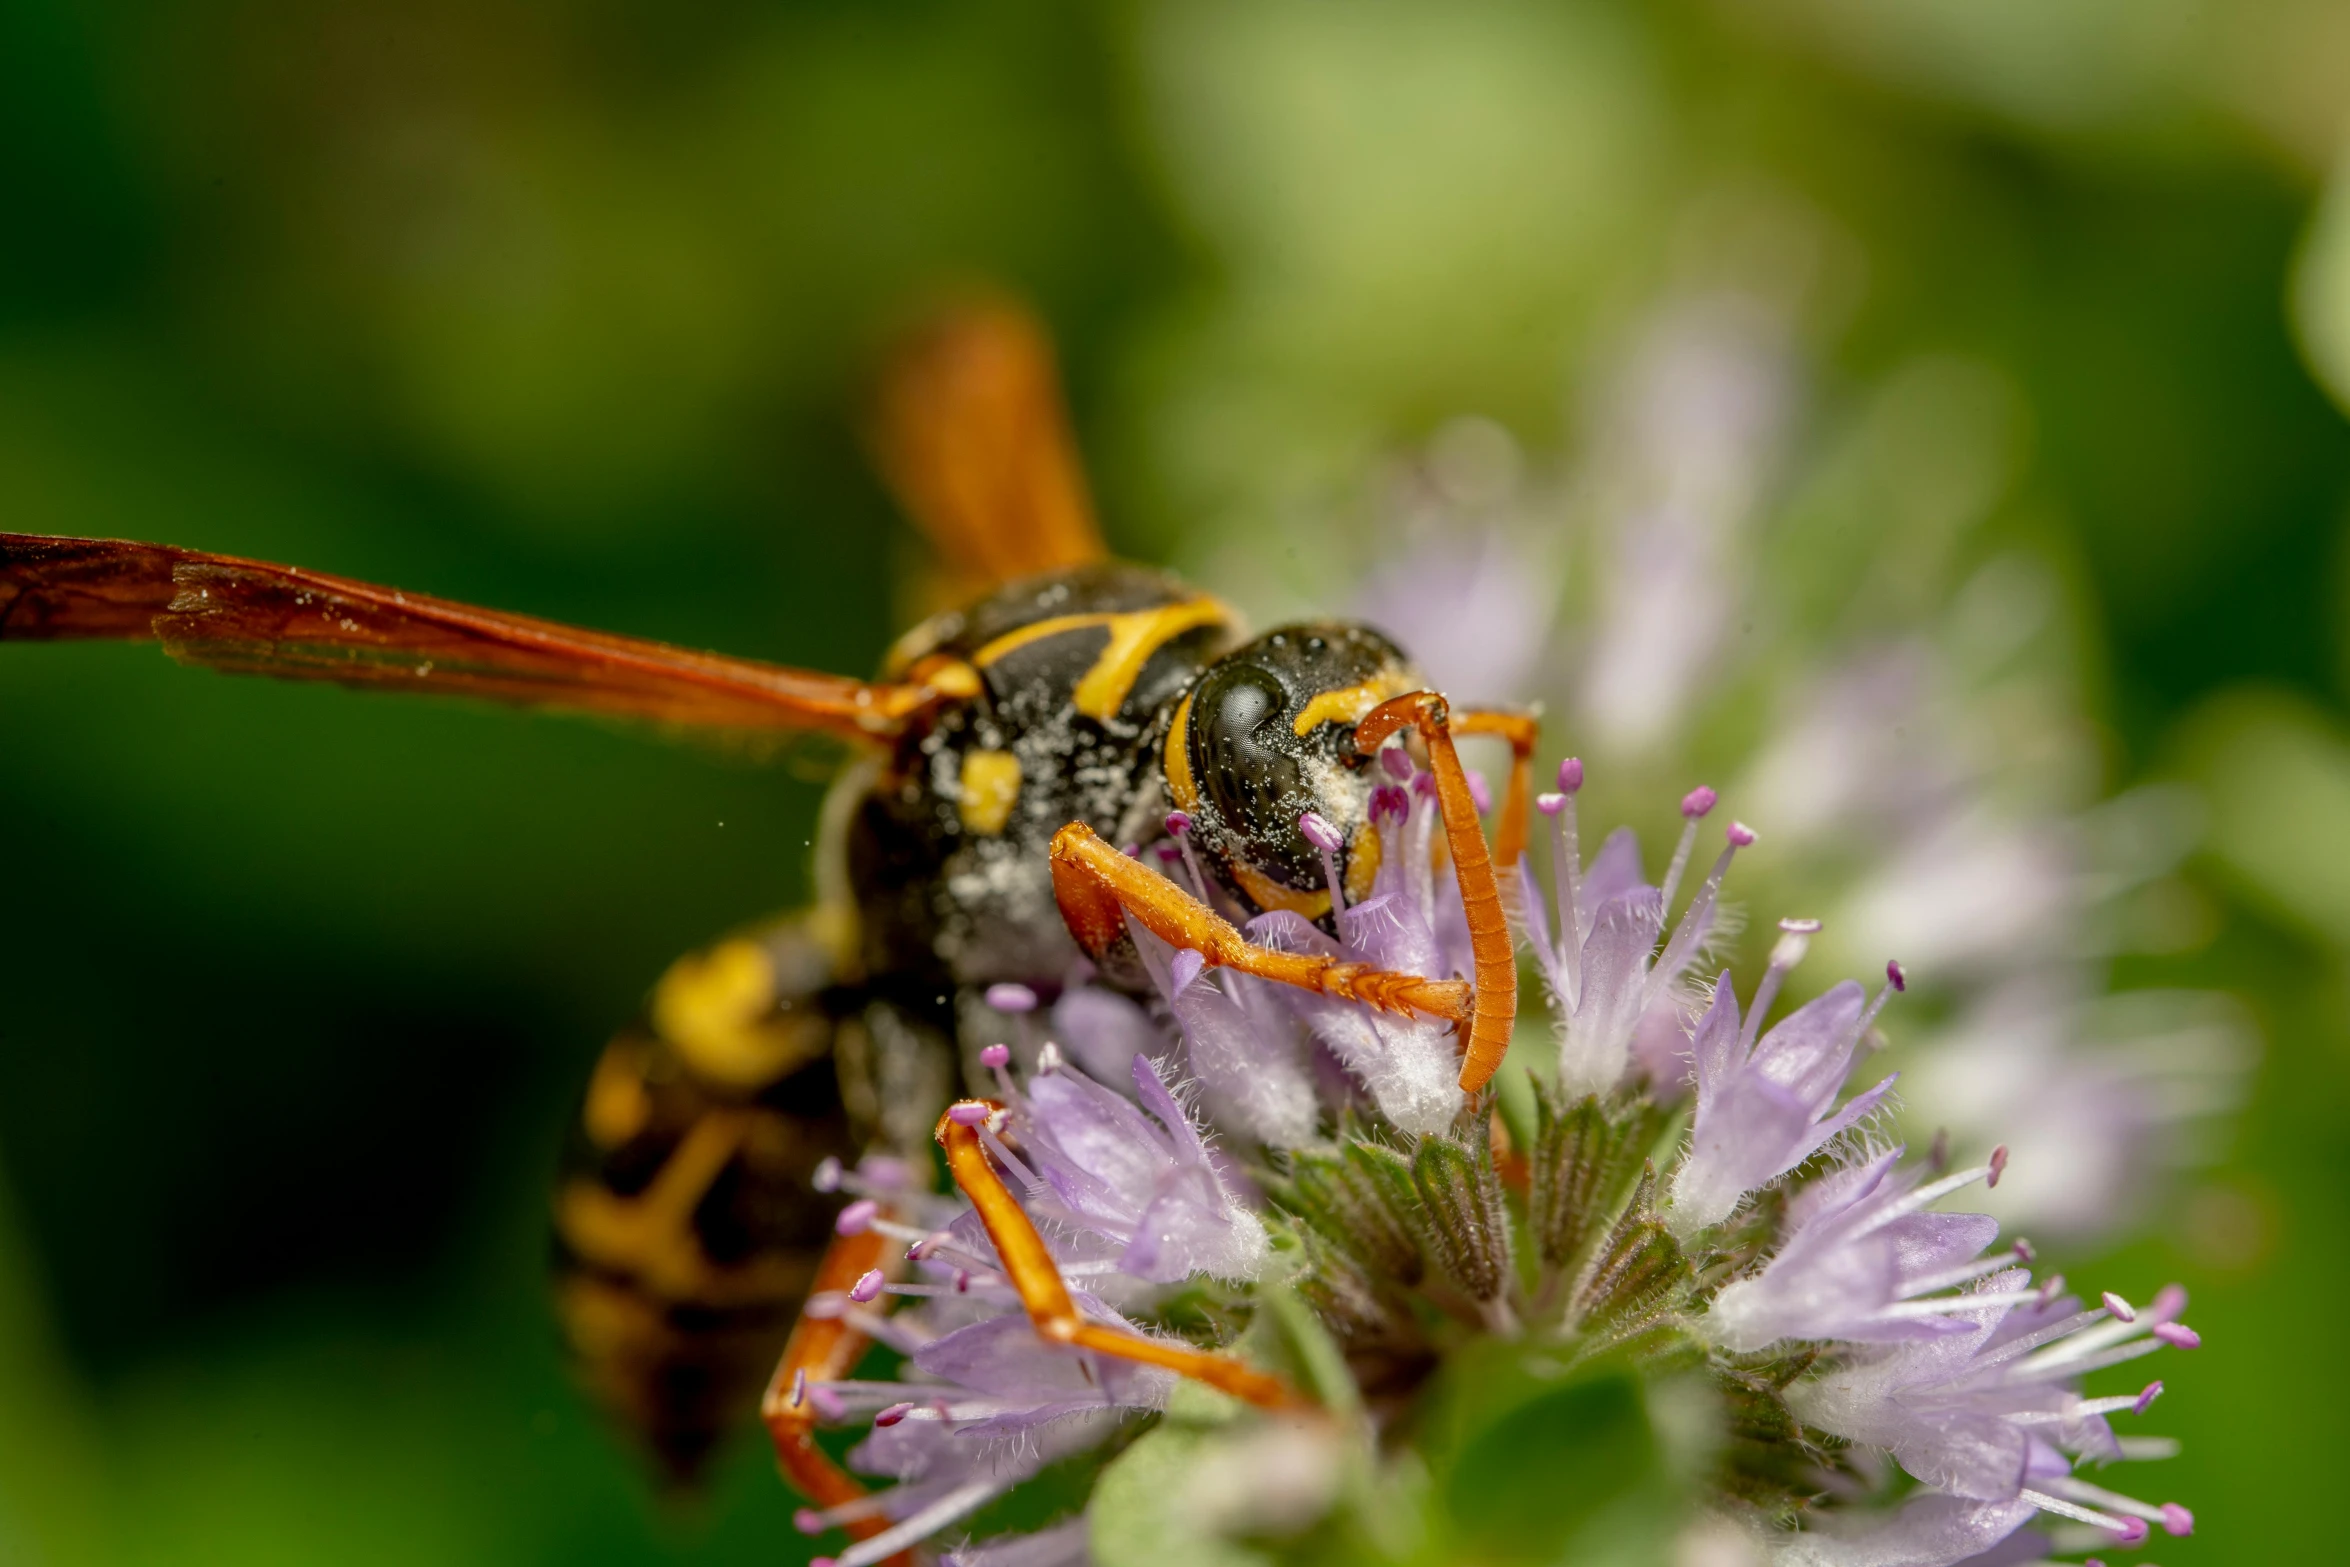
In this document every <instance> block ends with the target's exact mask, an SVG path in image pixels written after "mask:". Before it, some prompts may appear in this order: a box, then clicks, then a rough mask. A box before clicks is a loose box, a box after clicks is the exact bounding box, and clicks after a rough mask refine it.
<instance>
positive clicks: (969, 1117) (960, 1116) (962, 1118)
mask: <svg viewBox="0 0 2350 1567" xmlns="http://www.w3.org/2000/svg"><path fill="white" fill-rule="evenodd" d="M947 1119H948V1120H950V1121H952V1122H954V1123H955V1124H956V1125H957V1126H979V1125H981V1124H983V1123H984V1122H985V1121H986V1120H987V1106H985V1105H983V1104H974V1103H971V1102H969V1101H965V1102H964V1103H962V1104H959V1105H955V1106H953V1107H952V1108H950V1109H949V1110H948V1111H947Z"/></svg>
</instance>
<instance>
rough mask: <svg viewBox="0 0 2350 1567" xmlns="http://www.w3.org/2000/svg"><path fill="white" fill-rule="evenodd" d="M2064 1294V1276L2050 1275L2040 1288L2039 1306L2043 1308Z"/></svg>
mask: <svg viewBox="0 0 2350 1567" xmlns="http://www.w3.org/2000/svg"><path fill="white" fill-rule="evenodd" d="M2063 1293H2064V1275H2063V1274H2061V1273H2051V1274H2050V1275H2048V1277H2047V1279H2046V1281H2045V1282H2043V1283H2042V1284H2041V1286H2040V1304H2041V1305H2043V1306H2045V1305H2047V1304H2048V1303H2049V1302H2051V1301H2053V1300H2055V1299H2056V1297H2057V1296H2059V1295H2061V1294H2063Z"/></svg>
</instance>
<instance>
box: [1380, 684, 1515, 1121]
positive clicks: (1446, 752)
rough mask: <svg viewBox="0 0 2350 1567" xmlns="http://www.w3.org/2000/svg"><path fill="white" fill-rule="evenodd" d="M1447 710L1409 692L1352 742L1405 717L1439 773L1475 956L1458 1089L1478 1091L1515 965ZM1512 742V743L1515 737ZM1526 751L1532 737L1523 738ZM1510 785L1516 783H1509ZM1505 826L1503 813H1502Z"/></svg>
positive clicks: (1508, 1009) (1505, 1027)
mask: <svg viewBox="0 0 2350 1567" xmlns="http://www.w3.org/2000/svg"><path fill="white" fill-rule="evenodd" d="M1451 717H1452V715H1451V711H1450V710H1449V709H1448V708H1447V707H1446V706H1445V701H1444V698H1442V697H1440V696H1438V695H1437V694H1436V693H1435V692H1433V691H1414V692H1412V693H1411V694H1410V695H1408V696H1399V697H1397V698H1395V699H1394V700H1393V701H1388V702H1382V703H1380V704H1379V705H1378V706H1377V707H1375V708H1373V709H1371V711H1370V712H1368V713H1366V714H1364V715H1363V721H1362V722H1361V723H1360V724H1357V725H1356V726H1355V747H1356V749H1358V750H1360V751H1363V752H1364V753H1366V754H1368V753H1370V752H1372V751H1376V750H1378V749H1379V747H1380V746H1381V745H1383V744H1385V743H1386V741H1387V737H1388V736H1390V735H1392V734H1394V733H1395V732H1396V731H1397V730H1399V729H1401V728H1403V727H1405V726H1406V725H1407V724H1408V725H1410V726H1412V727H1413V728H1415V729H1417V730H1418V731H1419V734H1420V739H1421V740H1422V741H1423V742H1424V743H1425V744H1426V745H1427V747H1428V767H1429V771H1431V772H1432V773H1434V774H1435V776H1436V808H1437V809H1438V810H1439V811H1440V812H1442V813H1443V816H1444V840H1445V844H1446V846H1447V847H1448V848H1450V849H1451V851H1452V869H1453V875H1454V876H1455V877H1457V878H1458V879H1459V881H1460V888H1461V908H1462V910H1463V912H1464V913H1466V914H1467V915H1468V919H1469V950H1470V953H1471V955H1472V956H1473V957H1474V959H1475V963H1476V971H1477V977H1476V989H1475V991H1474V998H1475V999H1474V1001H1473V1004H1472V1006H1471V1010H1470V1013H1469V1040H1468V1048H1467V1050H1466V1051H1465V1052H1464V1054H1463V1056H1462V1059H1461V1088H1462V1091H1463V1092H1466V1093H1472V1094H1473V1093H1475V1092H1476V1091H1477V1090H1478V1089H1480V1088H1483V1087H1484V1086H1485V1085H1486V1083H1488V1082H1489V1081H1491V1080H1492V1077H1493V1074H1494V1073H1495V1071H1497V1070H1498V1069H1499V1068H1500V1066H1501V1058H1502V1056H1503V1054H1504V1053H1505V1052H1507V1051H1508V1049H1509V1047H1510V1031H1511V1029H1512V1028H1513V1027H1514V1026H1515V1025H1516V1023H1517V1018H1518V964H1517V958H1516V956H1515V953H1514V951H1513V949H1512V944H1511V941H1510V927H1509V920H1508V919H1507V917H1506V916H1505V915H1504V914H1503V912H1502V902H1501V887H1500V884H1499V883H1498V882H1496V881H1495V879H1494V875H1493V857H1492V855H1491V854H1490V853H1488V852H1487V850H1486V847H1485V832H1484V829H1483V828H1481V827H1479V826H1478V825H1477V802H1476V799H1475V797H1474V796H1472V795H1471V794H1470V793H1469V779H1468V775H1467V774H1466V773H1464V772H1463V771H1462V770H1461V758H1460V753H1459V752H1457V751H1455V750H1454V749H1453V744H1452V723H1451ZM1511 743H1512V746H1513V747H1514V746H1515V744H1516V742H1515V740H1513V741H1512V742H1511ZM1528 745H1529V750H1531V740H1530V739H1529V742H1528ZM1512 789H1513V792H1514V790H1515V783H1514V782H1513V784H1512ZM1503 822H1504V826H1505V828H1506V826H1507V822H1508V818H1507V816H1506V815H1505V816H1504V818H1503Z"/></svg>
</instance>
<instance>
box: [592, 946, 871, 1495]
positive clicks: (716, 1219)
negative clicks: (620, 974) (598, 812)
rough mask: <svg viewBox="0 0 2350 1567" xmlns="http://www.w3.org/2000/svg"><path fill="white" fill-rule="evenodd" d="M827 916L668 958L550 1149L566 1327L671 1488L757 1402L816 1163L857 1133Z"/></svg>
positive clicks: (808, 1269) (811, 1209)
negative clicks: (847, 1105) (563, 1137)
mask: <svg viewBox="0 0 2350 1567" xmlns="http://www.w3.org/2000/svg"><path fill="white" fill-rule="evenodd" d="M826 924H827V922H826V921H825V920H823V919H822V918H821V917H820V916H818V915H816V914H802V915H795V916H792V917H789V918H787V919H784V920H780V921H777V922H776V923H774V924H772V925H769V926H767V927H764V928H762V929H760V930H757V931H753V932H751V933H748V934H745V935H742V936H737V937H733V938H730V939H728V940H726V941H722V942H719V943H718V944H716V945H714V946H712V947H709V948H705V949H704V950H702V951H700V952H696V953H691V954H688V955H687V956H686V957H683V958H680V959H679V960H678V961H677V962H676V963H675V964H673V965H671V967H670V970H669V972H668V973H667V974H665V975H664V976H663V977H662V980H661V983H660V984H659V985H658V986H656V987H655V989H654V992H653V997H652V1001H651V1004H650V1005H649V1007H648V1008H647V1012H646V1017H645V1019H644V1020H643V1022H642V1023H640V1024H639V1025H638V1026H636V1027H633V1028H631V1029H628V1030H626V1031H624V1032H623V1033H621V1034H619V1035H618V1036H616V1037H615V1038H614V1039H613V1040H612V1042H611V1043H610V1044H608V1045H607V1046H605V1048H604V1053H603V1055H602V1056H601V1057H600V1058H599V1060H598V1061H597V1063H596V1069H595V1073H594V1075H593V1077H592V1078H591V1079H590V1080H589V1084H588V1090H587V1094H586V1097H585V1100H584V1102H583V1104H582V1106H581V1109H580V1115H579V1118H578V1120H577V1122H576V1123H575V1125H574V1129H573V1132H572V1135H571V1138H570V1140H569V1143H568V1145H567V1147H566V1150H565V1155H564V1160H563V1170H562V1176H561V1179H560V1182H559V1184H558V1186H557V1189H556V1193H555V1242H556V1256H555V1267H556V1275H557V1279H556V1295H557V1301H558V1306H559V1309H560V1312H561V1316H562V1322H563V1329H564V1336H565V1338H566V1339H567V1340H568V1341H569V1344H570V1347H571V1351H572V1354H573V1356H574V1358H575V1360H576V1362H577V1364H578V1367H579V1370H580V1373H581V1376H582V1378H583V1379H584V1380H585V1381H586V1383H587V1384H588V1387H589V1389H590V1391H591V1392H592V1393H594V1395H595V1396H596V1398H597V1399H598V1401H599V1402H600V1403H602V1404H603V1405H604V1406H605V1408H606V1409H607V1410H609V1411H610V1412H611V1413H612V1414H613V1415H614V1416H615V1417H616V1418H617V1419H619V1420H620V1421H621V1422H622V1423H623V1424H624V1425H626V1426H628V1427H629V1428H630V1429H631V1430H633V1431H635V1432H636V1433H637V1434H638V1435H639V1437H641V1438H642V1439H643V1440H644V1442H645V1443H646V1445H647V1446H648V1448H649V1449H650V1450H651V1452H652V1454H653V1455H654V1457H655V1458H656V1459H657V1460H658V1461H659V1462H660V1464H661V1467H662V1469H663V1471H664V1472H665V1473H666V1474H667V1475H668V1476H669V1477H670V1478H671V1479H672V1480H674V1481H677V1482H679V1483H691V1482H692V1481H693V1480H695V1479H696V1478H698V1477H699V1475H700V1474H701V1472H702V1470H703V1468H704V1466H705V1465H706V1464H707V1462H708V1460H709V1459H710V1457H711V1455H712V1453H713V1452H714V1451H715V1450H716V1448H717V1446H718V1445H719V1443H720V1442H721V1441H723V1439H724V1438H725V1437H726V1435H727V1434H728V1433H729V1432H730V1431H731V1430H732V1429H733V1428H734V1427H735V1426H736V1425H738V1424H739V1423H740V1421H741V1420H742V1418H743V1416H744V1415H745V1413H746V1411H748V1410H749V1409H750V1408H751V1407H752V1406H753V1404H755V1402H756V1395H757V1389H758V1387H759V1384H760V1382H761V1380H762V1379H763V1378H764V1376H765V1375H766V1371H767V1368H768V1366H769V1365H770V1364H771V1363H772V1362H773V1360H774V1358H775V1356H776V1354H777V1352H778V1351H779V1350H780V1348H781V1346H782V1344H783V1341H784V1338H785V1337H786V1336H787V1334H788V1333H789V1331H790V1328H791V1323H792V1320H793V1318H794V1317H795V1316H796V1315H797V1314H798V1311H799V1308H800V1304H801V1301H802V1300H803V1298H804V1297H805V1296H806V1294H807V1290H808V1283H809V1280H810V1278H811V1277H812V1275H813V1273H814V1269H815V1263H816V1259H817V1257H818V1255H819V1254H820V1253H821V1252H822V1251H823V1248H824V1244H825V1240H826V1238H827V1237H828V1235H829V1234H830V1229H831V1222H830V1221H831V1208H832V1203H831V1200H830V1199H828V1198H826V1197H824V1196H822V1195H820V1194H819V1193H818V1192H817V1191H816V1189H815V1186H814V1182H813V1175H814V1171H815V1169H816V1166H817V1165H818V1164H819V1163H820V1162H821V1161H822V1160H824V1159H825V1158H827V1157H839V1158H848V1157H851V1156H853V1152H854V1149H855V1146H856V1141H855V1137H854V1133H853V1129H852V1127H851V1125H850V1121H849V1117H848V1116H847V1114H846V1113H845V1111H844V1109H843V1106H842V1096H841V1089H840V1083H839V1080H838V1076H837V1074H836V1072H835V1068H834V1059H833V1045H834V1040H835V1035H836V1032H837V1030H838V1028H839V1027H840V1026H841V1025H840V1024H839V1022H838V1021H837V1016H838V1013H839V1011H840V1009H841V1007H842V1006H843V1004H844V1001H843V997H842V995H841V993H840V991H839V989H838V987H837V986H836V984H835V980H836V976H837V975H838V973H839V972H840V967H841V965H840V963H839V961H838V959H839V954H840V950H841V943H840V941H839V940H838V938H837V935H836V934H835V933H834V932H832V931H829V930H828V929H826ZM828 938H829V939H828Z"/></svg>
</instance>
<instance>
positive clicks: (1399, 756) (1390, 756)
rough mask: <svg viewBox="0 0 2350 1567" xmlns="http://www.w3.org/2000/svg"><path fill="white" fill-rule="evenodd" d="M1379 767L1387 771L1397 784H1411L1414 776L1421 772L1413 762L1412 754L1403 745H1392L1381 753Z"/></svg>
mask: <svg viewBox="0 0 2350 1567" xmlns="http://www.w3.org/2000/svg"><path fill="white" fill-rule="evenodd" d="M1379 765H1380V766H1381V767H1382V768H1384V769H1385V770H1386V773H1387V776H1388V777H1390V778H1392V779H1394V780H1395V781H1396V782H1397V783H1410V782H1411V780H1412V774H1414V773H1416V772H1418V771H1419V767H1418V765H1417V764H1416V763H1414V762H1413V761H1412V753H1411V752H1409V751H1407V750H1405V749H1404V748H1403V747H1402V746H1401V745H1391V746H1389V747H1388V748H1387V749H1386V750H1384V751H1381V752H1380V753H1379Z"/></svg>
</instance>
